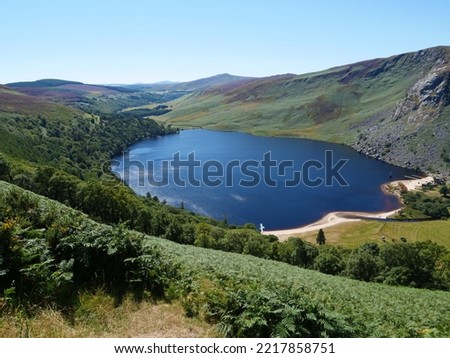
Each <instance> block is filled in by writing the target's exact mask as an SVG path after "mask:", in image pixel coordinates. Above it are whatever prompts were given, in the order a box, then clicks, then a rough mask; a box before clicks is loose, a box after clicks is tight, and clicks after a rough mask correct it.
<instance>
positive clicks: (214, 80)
mask: <svg viewBox="0 0 450 358" xmlns="http://www.w3.org/2000/svg"><path fill="white" fill-rule="evenodd" d="M252 79H254V78H252V77H241V76H233V75H230V74H228V73H222V74H220V75H216V76H212V77H207V78H201V79H198V80H195V81H189V82H170V81H162V82H156V83H150V84H136V85H131V88H140V89H147V90H153V91H187V92H191V91H199V90H203V89H206V88H211V87H216V86H220V85H225V84H230V83H244V82H246V81H248V80H252Z"/></svg>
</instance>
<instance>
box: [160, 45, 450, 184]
mask: <svg viewBox="0 0 450 358" xmlns="http://www.w3.org/2000/svg"><path fill="white" fill-rule="evenodd" d="M171 104H172V105H173V111H172V112H170V113H168V114H166V115H165V116H164V117H162V118H161V119H164V120H165V121H166V122H167V123H172V124H174V125H177V126H180V127H190V126H197V127H198V126H201V127H205V128H213V129H219V130H235V131H246V132H251V133H254V134H258V135H270V136H272V135H276V136H292V137H305V138H312V139H319V140H325V141H331V142H337V143H343V144H346V145H350V146H352V147H353V148H355V149H357V150H358V151H360V152H362V153H365V154H367V155H369V156H372V157H375V158H378V159H381V160H384V161H387V162H390V163H393V164H396V165H400V166H404V167H409V168H413V169H420V170H422V171H425V172H433V173H434V174H438V175H442V176H446V177H450V153H449V152H448V151H449V149H448V148H450V128H449V123H450V107H449V104H450V47H435V48H430V49H426V50H421V51H418V52H412V53H406V54H401V55H397V56H392V57H389V58H380V59H374V60H368V61H363V62H358V63H354V64H350V65H346V66H340V67H336V68H331V69H329V70H326V71H322V72H317V73H309V74H303V75H293V74H286V75H279V76H272V77H267V78H261V79H253V80H246V81H242V82H234V83H228V84H224V85H221V86H217V87H214V88H207V89H204V90H201V91H196V92H194V93H190V94H187V95H185V96H184V97H182V98H179V99H177V100H175V101H173V102H172V103H171Z"/></svg>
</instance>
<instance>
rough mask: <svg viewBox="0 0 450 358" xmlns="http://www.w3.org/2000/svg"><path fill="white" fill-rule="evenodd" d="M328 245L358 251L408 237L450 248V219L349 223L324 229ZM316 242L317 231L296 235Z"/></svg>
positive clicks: (413, 240) (410, 239)
mask: <svg viewBox="0 0 450 358" xmlns="http://www.w3.org/2000/svg"><path fill="white" fill-rule="evenodd" d="M324 232H325V236H326V240H327V243H329V244H337V245H342V246H344V247H348V248H355V247H358V246H359V245H361V244H364V243H366V242H378V243H381V242H382V241H381V238H382V237H383V236H384V237H385V239H386V240H387V241H392V240H397V241H399V240H400V238H402V237H404V238H406V239H407V240H408V241H409V242H415V241H425V240H431V241H433V242H436V243H438V244H440V245H443V246H445V247H447V248H448V249H450V220H435V221H422V222H380V221H371V220H363V221H357V222H348V223H343V224H339V225H336V226H332V227H329V228H325V229H324ZM293 236H298V237H301V238H303V239H305V240H308V241H310V242H312V243H315V242H316V236H317V232H315V231H311V232H308V233H304V234H300V235H293Z"/></svg>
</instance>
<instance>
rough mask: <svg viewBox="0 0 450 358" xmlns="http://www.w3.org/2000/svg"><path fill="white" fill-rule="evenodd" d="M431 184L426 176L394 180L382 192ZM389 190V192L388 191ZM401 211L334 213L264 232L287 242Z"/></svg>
mask: <svg viewBox="0 0 450 358" xmlns="http://www.w3.org/2000/svg"><path fill="white" fill-rule="evenodd" d="M430 182H433V177H431V176H428V177H425V178H421V179H407V180H395V181H392V182H389V183H386V184H383V186H382V187H383V190H384V191H385V192H389V193H392V194H396V193H398V192H399V190H400V187H399V185H400V184H403V185H404V186H405V188H406V190H408V191H410V190H415V189H418V188H420V187H421V186H422V185H424V184H427V183H430ZM388 188H389V190H388ZM399 210H401V209H397V210H392V211H387V212H380V213H366V212H356V211H335V212H332V213H329V214H327V215H325V216H324V217H323V218H322V219H320V220H318V221H316V222H314V223H312V224H308V225H305V226H301V227H297V228H293V229H286V230H272V231H264V234H266V235H275V236H277V237H278V239H279V240H280V241H284V240H287V239H288V238H289V237H290V236H292V235H297V234H303V233H305V232H310V231H318V230H319V229H325V228H327V227H330V226H334V225H338V224H342V223H346V222H352V221H360V220H362V219H365V218H366V219H370V218H372V219H386V218H388V217H390V216H392V215H394V214H395V213H396V212H398V211H399Z"/></svg>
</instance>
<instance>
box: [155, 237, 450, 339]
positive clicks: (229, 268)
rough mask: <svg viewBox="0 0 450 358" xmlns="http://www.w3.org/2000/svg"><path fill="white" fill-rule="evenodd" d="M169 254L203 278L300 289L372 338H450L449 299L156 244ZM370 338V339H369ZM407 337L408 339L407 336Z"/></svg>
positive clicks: (443, 295) (442, 294)
mask: <svg viewBox="0 0 450 358" xmlns="http://www.w3.org/2000/svg"><path fill="white" fill-rule="evenodd" d="M150 242H151V243H153V244H157V245H158V246H160V247H161V248H163V250H164V251H165V252H170V253H172V255H175V256H176V257H178V259H179V261H180V262H181V263H182V264H183V265H184V266H186V267H189V269H191V270H194V272H197V275H198V276H200V277H202V276H205V275H208V276H213V277H214V276H216V277H229V276H231V277H233V276H238V277H245V279H246V280H251V281H257V282H265V283H268V284H270V285H272V286H273V285H275V286H276V285H280V286H287V287H301V289H302V290H303V292H304V295H305V298H306V299H307V300H311V301H313V302H319V303H321V304H323V305H324V306H325V307H326V308H328V309H330V310H331V311H334V312H336V313H339V314H342V315H343V316H345V317H346V319H347V320H348V321H349V322H351V323H352V324H353V325H354V327H355V328H361V327H364V328H363V330H364V331H366V332H368V334H369V335H370V336H374V337H376V336H386V337H387V336H391V337H394V336H408V335H410V334H411V332H412V331H423V332H424V333H426V332H425V331H427V330H433V329H438V330H439V331H440V332H441V333H444V332H445V333H444V335H445V336H448V335H450V293H449V292H437V291H427V290H418V289H412V288H404V287H392V286H385V285H381V284H374V283H365V282H361V281H356V280H351V279H346V278H341V277H335V276H328V275H324V274H321V273H318V272H316V271H310V270H304V269H300V268H297V267H293V266H290V265H287V264H283V263H280V262H275V261H269V260H262V259H258V258H255V257H252V256H246V255H238V254H232V253H224V252H219V251H214V250H208V249H201V248H196V247H192V246H181V245H178V244H175V243H172V242H169V241H165V240H162V239H157V238H153V239H151V240H150ZM369 332H370V333H369ZM408 332H409V333H408Z"/></svg>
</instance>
